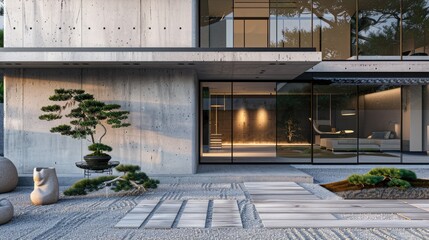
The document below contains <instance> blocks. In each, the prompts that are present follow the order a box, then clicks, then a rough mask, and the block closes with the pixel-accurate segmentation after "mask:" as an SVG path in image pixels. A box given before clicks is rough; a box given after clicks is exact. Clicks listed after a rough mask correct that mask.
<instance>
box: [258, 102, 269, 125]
mask: <svg viewBox="0 0 429 240" xmlns="http://www.w3.org/2000/svg"><path fill="white" fill-rule="evenodd" d="M256 120H257V123H258V128H259V129H265V128H266V127H267V125H268V112H267V110H266V109H265V108H263V107H261V108H259V109H258V113H257V114H256Z"/></svg>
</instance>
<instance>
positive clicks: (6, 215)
mask: <svg viewBox="0 0 429 240" xmlns="http://www.w3.org/2000/svg"><path fill="white" fill-rule="evenodd" d="M12 218H13V206H12V203H10V202H9V201H8V200H6V199H0V225H2V224H5V223H7V222H9V221H10V220H11V219H12Z"/></svg>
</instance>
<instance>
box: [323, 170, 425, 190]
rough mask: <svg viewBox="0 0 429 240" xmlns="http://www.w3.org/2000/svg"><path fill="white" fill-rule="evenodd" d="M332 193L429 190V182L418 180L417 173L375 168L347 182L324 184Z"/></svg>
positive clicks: (353, 176)
mask: <svg viewBox="0 0 429 240" xmlns="http://www.w3.org/2000/svg"><path fill="white" fill-rule="evenodd" d="M322 186H323V187H325V188H327V189H328V190H330V191H332V192H343V191H350V190H362V189H371V188H393V187H396V188H400V189H403V190H405V189H409V188H412V187H415V188H429V180H427V179H419V178H417V176H416V174H415V172H413V171H411V170H407V169H398V168H374V169H371V170H370V171H369V172H368V173H366V174H353V175H350V176H349V177H348V178H347V179H346V180H342V181H338V182H333V183H328V184H323V185H322Z"/></svg>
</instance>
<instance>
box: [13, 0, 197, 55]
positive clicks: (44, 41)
mask: <svg viewBox="0 0 429 240" xmlns="http://www.w3.org/2000/svg"><path fill="white" fill-rule="evenodd" d="M196 2H197V1H196V0H121V1H118V0H84V1H82V0H6V12H5V19H6V21H5V36H6V39H5V47H193V46H196V45H195V44H196V42H197V41H196V32H197V29H196V27H197V23H196V21H197V8H196Z"/></svg>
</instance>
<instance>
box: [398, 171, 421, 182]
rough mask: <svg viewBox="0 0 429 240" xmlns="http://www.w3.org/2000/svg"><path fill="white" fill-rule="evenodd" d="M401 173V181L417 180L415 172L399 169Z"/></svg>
mask: <svg viewBox="0 0 429 240" xmlns="http://www.w3.org/2000/svg"><path fill="white" fill-rule="evenodd" d="M399 171H400V173H401V179H404V180H410V181H414V180H416V179H417V175H416V173H415V172H413V171H411V170H407V169H399Z"/></svg>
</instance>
